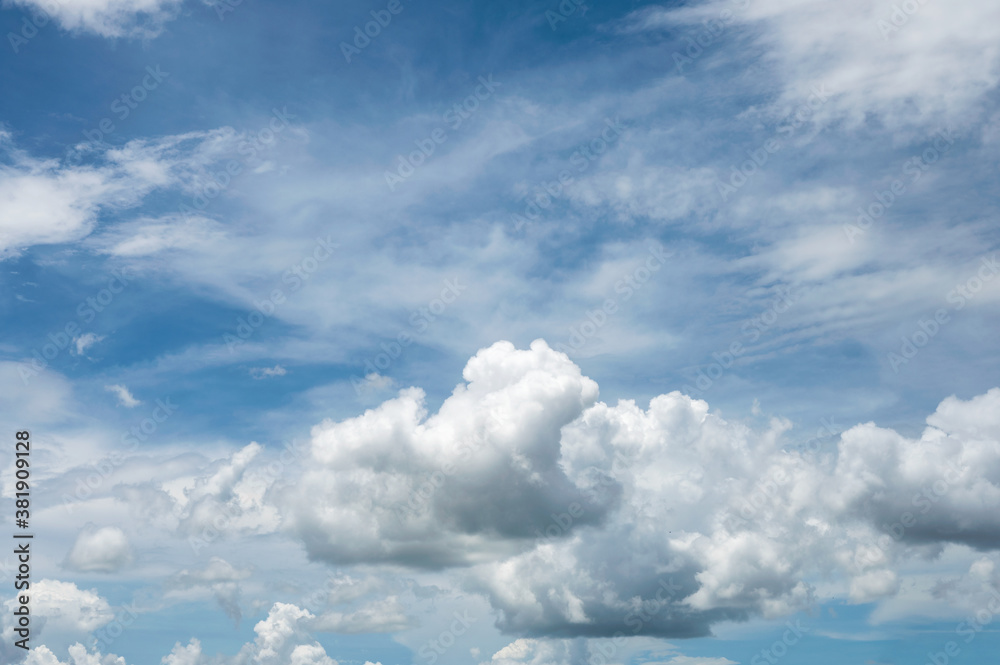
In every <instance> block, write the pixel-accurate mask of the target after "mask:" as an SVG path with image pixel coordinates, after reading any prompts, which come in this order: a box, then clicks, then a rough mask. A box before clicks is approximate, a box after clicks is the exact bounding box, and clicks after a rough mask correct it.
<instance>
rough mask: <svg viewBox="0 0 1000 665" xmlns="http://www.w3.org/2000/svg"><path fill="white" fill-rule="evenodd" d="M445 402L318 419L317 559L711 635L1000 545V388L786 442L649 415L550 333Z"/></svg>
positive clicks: (602, 622)
mask: <svg viewBox="0 0 1000 665" xmlns="http://www.w3.org/2000/svg"><path fill="white" fill-rule="evenodd" d="M463 378H464V379H465V383H463V384H460V385H459V386H458V387H456V388H455V390H454V392H453V394H452V395H451V396H450V397H449V398H448V399H447V400H445V402H444V403H443V404H442V406H441V408H440V409H439V410H438V412H437V413H434V414H428V413H427V409H426V406H425V404H424V394H423V392H422V391H421V390H419V389H416V388H410V389H406V390H403V391H401V392H400V393H399V395H398V397H396V398H395V399H391V400H389V401H387V402H385V403H383V404H382V405H381V406H379V407H378V408H375V409H372V410H369V411H367V412H365V413H364V414H363V415H361V416H358V417H356V418H352V419H348V420H345V421H343V422H337V423H335V422H324V423H322V424H320V425H318V426H317V427H316V428H314V430H313V439H312V447H311V460H309V463H308V464H307V466H308V469H309V470H308V471H306V472H305V474H304V476H303V478H302V482H301V483H300V484H299V485H298V487H297V489H296V490H295V491H294V492H293V493H292V494H291V495H290V496H286V497H285V498H284V499H283V501H287V502H288V508H287V510H286V513H285V514H286V515H288V516H290V517H289V519H290V521H291V526H292V528H293V529H294V530H295V532H296V533H297V534H298V535H299V536H300V537H301V538H302V540H303V542H304V543H305V545H306V547H307V549H308V552H309V554H310V555H311V557H313V558H314V559H319V560H323V561H326V562H329V563H331V564H352V563H361V562H369V563H370V562H382V563H387V564H396V565H404V566H412V567H420V568H447V567H454V566H459V567H468V572H469V574H470V575H469V577H468V578H467V579H469V580H470V581H469V584H470V585H471V587H473V588H475V589H477V590H479V591H481V592H483V593H485V594H486V595H487V596H488V597H489V599H490V602H491V604H492V605H493V607H494V608H495V609H496V610H499V613H498V617H499V618H498V625H499V626H500V627H501V628H502V629H504V630H505V631H508V632H511V633H515V634H519V635H526V636H562V637H571V636H593V637H596V636H611V635H614V634H617V633H622V632H624V633H625V634H639V633H641V634H646V635H658V636H663V637H683V636H696V635H704V634H707V633H708V632H709V631H710V628H711V625H712V624H713V623H715V622H717V621H721V620H741V619H747V618H750V617H755V616H763V617H776V616H781V615H785V614H789V613H792V612H794V611H797V610H799V609H803V608H805V607H807V606H808V605H809V604H810V603H811V602H812V601H813V598H814V589H813V585H812V584H811V581H814V580H816V579H818V578H819V576H829V575H833V576H834V577H835V578H837V579H840V580H842V581H843V584H844V589H845V590H846V593H847V594H848V595H849V596H850V599H851V600H853V601H856V602H862V601H868V600H873V599H877V598H880V597H885V596H889V595H892V594H894V593H895V592H896V591H897V590H898V587H899V582H900V580H899V572H898V569H897V568H898V565H899V563H900V562H901V561H903V560H905V559H907V558H909V557H913V556H918V555H919V556H924V557H932V556H934V555H936V554H937V553H939V552H940V551H941V550H942V548H943V547H944V546H945V545H946V544H947V543H959V544H964V545H968V546H970V547H973V548H977V549H981V550H990V549H993V548H996V547H997V546H998V545H1000V511H998V510H997V506H1000V420H998V417H997V413H1000V389H993V390H991V391H989V392H988V393H987V394H985V395H981V396H979V397H976V398H974V399H972V400H970V401H962V400H959V399H957V398H954V397H951V398H948V399H946V400H945V401H943V402H942V403H941V405H940V407H939V408H938V410H937V411H936V412H935V413H934V414H933V415H932V416H930V417H929V418H928V421H927V422H928V426H927V428H926V429H925V430H924V432H923V434H922V435H921V436H920V438H918V439H908V438H906V437H904V436H902V435H900V434H899V433H897V432H895V431H893V430H888V429H883V428H879V427H877V426H876V425H875V424H873V423H868V424H862V425H857V426H855V427H853V428H851V429H849V430H847V431H846V432H844V433H842V435H841V436H840V439H839V442H835V443H834V444H831V445H829V446H827V447H821V446H799V447H798V448H797V449H791V448H790V447H789V442H790V441H791V440H793V437H792V436H791V435H790V434H789V432H788V430H789V429H790V427H791V425H790V423H788V422H787V421H785V420H782V419H773V420H772V421H771V422H770V424H769V426H767V427H766V428H763V429H759V428H758V429H755V428H751V427H749V426H747V425H745V424H740V423H735V422H727V421H726V420H724V419H722V418H720V417H718V416H717V415H714V414H712V413H710V412H709V406H708V404H707V403H705V402H704V401H701V400H696V399H692V398H690V397H688V396H685V395H682V394H681V393H679V392H671V393H669V394H666V395H660V396H658V397H656V398H654V399H653V400H651V402H650V404H649V407H648V408H647V409H642V408H640V407H639V406H638V405H636V404H635V403H634V402H632V401H621V402H619V403H618V404H617V405H615V406H610V405H607V404H604V403H602V402H599V401H598V388H597V385H596V384H595V383H594V382H593V381H592V380H590V379H588V378H587V377H585V376H583V375H582V374H581V372H580V369H579V368H578V367H577V366H576V365H575V364H574V363H573V362H571V361H570V360H569V359H568V358H567V357H566V356H565V355H564V354H561V353H559V352H556V351H554V350H552V349H551V348H550V347H549V346H548V345H547V344H546V343H545V342H544V341H542V340H537V341H535V342H534V343H532V345H531V347H530V349H528V350H518V349H516V348H515V347H514V346H513V345H512V344H510V343H509V342H498V343H496V344H494V345H493V346H491V347H489V348H487V349H483V350H482V351H480V352H479V353H477V354H476V356H475V357H473V358H472V359H471V360H470V361H469V363H468V364H467V366H466V368H465V371H464V373H463Z"/></svg>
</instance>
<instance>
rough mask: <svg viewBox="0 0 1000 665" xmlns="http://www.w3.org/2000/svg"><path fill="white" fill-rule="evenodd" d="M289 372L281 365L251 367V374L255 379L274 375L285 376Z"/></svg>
mask: <svg viewBox="0 0 1000 665" xmlns="http://www.w3.org/2000/svg"><path fill="white" fill-rule="evenodd" d="M286 374H288V370H286V369H285V368H284V367H282V366H281V365H275V366H274V367H251V368H250V376H252V377H253V378H255V379H267V378H270V377H272V376H284V375H286Z"/></svg>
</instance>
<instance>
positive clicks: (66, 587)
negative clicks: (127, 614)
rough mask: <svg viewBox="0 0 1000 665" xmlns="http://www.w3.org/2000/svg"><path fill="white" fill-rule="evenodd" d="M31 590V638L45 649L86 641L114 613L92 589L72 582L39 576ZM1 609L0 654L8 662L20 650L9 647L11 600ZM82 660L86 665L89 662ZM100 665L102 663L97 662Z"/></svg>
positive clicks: (18, 656) (17, 656) (21, 653)
mask: <svg viewBox="0 0 1000 665" xmlns="http://www.w3.org/2000/svg"><path fill="white" fill-rule="evenodd" d="M31 592H32V593H31V613H32V617H33V618H32V629H33V633H32V637H33V641H34V642H35V643H37V642H38V641H44V643H45V644H46V645H47V646H48V648H49V649H53V650H55V651H57V652H58V651H60V650H62V649H66V648H67V647H68V646H69V645H71V644H73V643H75V642H78V641H81V640H84V641H86V640H87V639H88V638H89V635H90V634H91V633H92V632H93V631H95V630H97V629H99V628H102V627H104V626H106V625H108V624H109V623H111V622H112V621H114V620H115V619H116V617H117V616H118V615H116V612H115V610H114V609H113V608H112V607H111V605H109V604H108V601H107V600H105V599H104V598H102V597H101V596H100V595H98V593H97V591H96V590H94V589H89V590H87V589H80V588H78V587H77V586H76V585H75V584H73V583H72V582H60V581H58V580H50V579H41V580H38V581H37V582H32V584H31ZM4 608H5V609H4V613H3V617H2V618H0V624H2V626H3V634H2V640H0V645H2V646H0V656H5V657H10V658H11V661H10V662H17V661H18V660H19V659H21V658H23V657H24V651H23V650H22V649H19V648H13V647H12V646H9V645H13V644H14V640H15V638H14V623H13V610H14V599H13V598H12V599H10V600H8V601H6V602H5V603H4ZM5 650H6V651H5ZM38 657H39V658H46V657H48V654H45V653H42V654H41V655H39V656H38ZM5 662H6V661H5ZM29 662H30V661H29ZM39 662H40V663H45V662H46V661H45V660H42V661H39ZM82 662H85V663H88V665H89V661H82ZM100 665H104V663H103V662H101V663H100ZM115 665H117V663H115Z"/></svg>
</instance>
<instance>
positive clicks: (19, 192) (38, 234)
mask: <svg viewBox="0 0 1000 665" xmlns="http://www.w3.org/2000/svg"><path fill="white" fill-rule="evenodd" d="M240 140H241V139H240V136H239V135H238V134H237V133H236V132H235V131H234V130H233V129H231V128H228V127H224V128H221V129H216V130H211V131H204V132H189V133H186V134H178V135H173V136H167V137H163V138H159V139H155V140H142V139H136V140H133V141H129V142H128V143H126V144H125V145H123V146H121V147H118V148H108V147H106V146H98V145H81V146H77V149H78V156H80V155H89V156H90V163H86V164H83V163H78V162H79V161H80V160H76V162H71V161H70V160H64V161H60V160H57V159H39V158H36V157H32V156H31V155H29V154H27V153H26V152H24V151H23V150H17V149H15V148H13V147H11V146H9V145H7V144H6V143H4V144H0V149H3V150H4V151H5V152H6V153H7V155H8V157H9V161H10V164H3V165H0V220H3V222H2V224H0V257H4V256H11V255H15V254H17V253H18V252H19V251H21V250H23V249H25V248H27V247H31V246H33V245H48V244H58V243H68V242H76V241H79V240H81V239H83V238H85V237H86V236H88V235H89V234H90V233H91V232H92V231H93V230H94V228H95V227H96V225H97V221H98V218H99V217H100V216H101V214H102V213H104V212H111V211H116V210H125V209H129V208H133V207H135V206H137V205H139V204H140V203H142V201H143V200H144V199H145V197H146V196H147V195H148V194H149V193H150V192H152V191H153V190H156V189H161V188H178V189H180V190H182V191H184V192H187V193H189V194H194V193H196V192H198V191H199V188H200V186H201V184H202V183H204V182H207V179H208V177H209V176H208V175H207V169H208V166H209V165H210V164H212V163H213V162H214V161H215V160H217V159H219V158H220V157H221V156H224V155H232V154H235V151H236V146H237V145H238V143H239V141H240ZM81 159H82V157H81ZM178 227H182V228H183V229H184V230H187V231H191V232H193V234H194V238H195V240H201V241H205V240H210V239H214V238H217V237H218V236H219V234H218V232H217V231H215V230H214V228H215V227H214V226H213V225H212V224H211V223H209V222H207V221H206V220H204V219H201V218H199V217H197V216H195V218H194V219H192V220H191V221H189V222H185V223H183V224H182V223H181V222H180V221H178V218H177V217H176V216H170V215H168V216H166V217H163V218H161V219H157V220H149V219H141V220H139V221H137V222H130V223H127V224H126V225H124V226H122V227H120V228H118V229H117V230H109V231H107V232H106V233H105V234H104V235H103V236H102V238H103V240H102V241H101V242H100V243H98V244H99V246H100V247H101V248H103V249H104V251H107V252H109V253H112V254H118V255H121V256H138V255H144V254H150V253H153V252H157V251H161V250H162V249H165V248H169V247H179V246H190V245H189V240H185V239H184V238H183V236H182V234H181V233H180V230H181V229H180V228H178Z"/></svg>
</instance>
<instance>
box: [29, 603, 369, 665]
mask: <svg viewBox="0 0 1000 665" xmlns="http://www.w3.org/2000/svg"><path fill="white" fill-rule="evenodd" d="M314 618H315V617H313V615H312V614H310V613H309V612H308V611H306V610H303V609H301V608H299V607H296V606H295V605H286V604H282V603H275V604H274V606H273V607H272V608H271V611H270V612H269V613H268V616H267V618H266V619H264V620H262V621H260V622H259V623H258V624H257V625H256V626H254V632H255V633H256V634H257V636H256V638H255V639H254V641H253V642H250V643H248V644H245V645H244V646H243V648H242V649H241V650H240V651H239V653H238V654H236V655H234V656H232V657H226V656H219V657H211V658H210V657H208V656H205V655H204V654H202V651H201V642H200V641H198V640H197V639H192V640H191V641H190V642H189V643H188V644H187V645H181V644H180V643H177V644H175V645H174V648H173V649H172V650H171V652H170V653H169V654H167V655H165V656H164V657H163V659H162V661H161V662H162V663H163V665H209V664H210V663H211V664H212V665H337V661H336V660H334V659H332V658H330V657H329V656H328V655H327V653H326V651H325V650H324V649H323V647H322V646H321V645H320V644H319V643H318V642H316V641H315V640H313V639H312V638H311V637H309V635H308V624H309V622H310V621H311V620H313V619H314ZM67 651H68V654H69V660H68V662H63V661H60V660H59V659H58V658H57V657H56V655H55V653H53V651H52V650H51V649H49V648H48V647H47V646H38V647H36V648H34V649H32V650H31V652H30V653H29V654H28V656H27V660H25V665H128V664H127V663H126V662H125V659H124V658H121V657H119V656H115V655H113V654H108V655H102V654H101V653H100V652H99V651H88V650H87V649H86V647H84V646H83V645H82V644H79V643H76V644H73V645H72V646H70V647H69V648H68V650H67ZM367 665H379V664H370V663H369V664H367Z"/></svg>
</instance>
